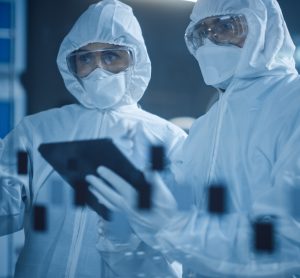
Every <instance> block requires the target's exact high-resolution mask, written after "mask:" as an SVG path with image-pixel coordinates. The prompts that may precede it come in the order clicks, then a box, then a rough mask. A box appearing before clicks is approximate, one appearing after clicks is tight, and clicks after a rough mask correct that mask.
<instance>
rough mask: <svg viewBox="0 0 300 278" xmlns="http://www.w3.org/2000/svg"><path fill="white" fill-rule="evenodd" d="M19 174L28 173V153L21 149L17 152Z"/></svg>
mask: <svg viewBox="0 0 300 278" xmlns="http://www.w3.org/2000/svg"><path fill="white" fill-rule="evenodd" d="M17 161H18V174H19V175H27V173H28V155H27V152H24V151H19V152H18V153H17Z"/></svg>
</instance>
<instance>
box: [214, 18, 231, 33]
mask: <svg viewBox="0 0 300 278" xmlns="http://www.w3.org/2000/svg"><path fill="white" fill-rule="evenodd" d="M233 29H234V25H233V22H232V21H231V20H220V21H219V22H218V24H217V30H218V31H220V32H223V33H226V32H231V31H232V30H233Z"/></svg>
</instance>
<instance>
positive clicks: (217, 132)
mask: <svg viewBox="0 0 300 278" xmlns="http://www.w3.org/2000/svg"><path fill="white" fill-rule="evenodd" d="M219 95H220V100H219V105H218V118H217V122H216V129H215V132H214V138H213V148H212V152H211V153H212V154H211V161H210V163H209V165H210V168H209V172H208V176H207V185H208V186H209V185H210V184H211V182H212V178H213V173H214V170H215V166H216V161H217V150H218V148H219V143H220V132H221V125H222V119H223V113H224V106H225V105H224V93H223V92H219Z"/></svg>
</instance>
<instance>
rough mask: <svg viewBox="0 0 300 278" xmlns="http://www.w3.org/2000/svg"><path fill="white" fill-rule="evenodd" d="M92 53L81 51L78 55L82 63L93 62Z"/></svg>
mask: <svg viewBox="0 0 300 278" xmlns="http://www.w3.org/2000/svg"><path fill="white" fill-rule="evenodd" d="M92 59H93V57H92V54H91V53H80V54H79V55H78V61H79V62H80V63H81V64H90V63H91V62H92Z"/></svg>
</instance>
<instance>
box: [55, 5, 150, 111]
mask: <svg viewBox="0 0 300 278" xmlns="http://www.w3.org/2000/svg"><path fill="white" fill-rule="evenodd" d="M92 42H102V43H110V44H116V45H122V46H128V47H130V48H131V49H132V52H133V59H134V65H133V67H132V68H131V78H130V79H129V81H128V84H127V88H126V93H125V95H124V97H123V98H122V99H121V100H120V101H119V102H118V103H117V104H115V106H121V105H127V104H134V103H137V102H138V101H139V100H140V99H141V97H142V96H143V94H144V92H145V90H146V88H147V86H148V83H149V80H150V77H151V63H150V59H149V56H148V53H147V49H146V46H145V43H144V39H143V36H142V31H141V28H140V26H139V23H138V21H137V19H136V18H135V16H134V15H133V12H132V9H131V8H130V7H129V6H127V5H125V4H123V3H121V2H119V1H117V0H103V1H101V2H99V3H97V4H93V5H91V6H90V7H89V8H88V9H87V10H86V11H85V12H84V13H83V14H82V15H81V16H80V17H79V19H78V20H77V21H76V23H75V24H74V26H73V28H72V29H71V31H70V32H69V34H67V36H66V37H65V38H64V40H63V42H62V44H61V46H60V49H59V53H58V57H57V64H58V68H59V71H60V73H61V75H62V77H63V80H64V83H65V85H66V87H67V89H68V90H69V91H70V93H71V94H72V95H73V96H75V97H76V98H77V100H78V101H79V102H80V103H81V104H82V105H84V106H85V107H88V108H96V105H95V106H94V105H92V104H90V103H88V102H87V101H86V100H85V98H84V94H87V92H86V91H85V89H84V88H83V87H82V85H81V84H80V82H79V81H78V79H77V78H76V77H75V76H74V75H73V74H72V73H71V72H70V71H69V69H68V66H67V61H66V57H67V55H68V54H69V53H71V52H72V51H74V50H76V49H78V48H80V47H82V46H84V45H86V44H88V43H92ZM115 106H114V107H115ZM110 108H113V107H110Z"/></svg>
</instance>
